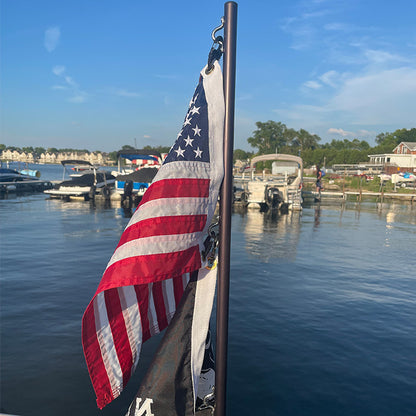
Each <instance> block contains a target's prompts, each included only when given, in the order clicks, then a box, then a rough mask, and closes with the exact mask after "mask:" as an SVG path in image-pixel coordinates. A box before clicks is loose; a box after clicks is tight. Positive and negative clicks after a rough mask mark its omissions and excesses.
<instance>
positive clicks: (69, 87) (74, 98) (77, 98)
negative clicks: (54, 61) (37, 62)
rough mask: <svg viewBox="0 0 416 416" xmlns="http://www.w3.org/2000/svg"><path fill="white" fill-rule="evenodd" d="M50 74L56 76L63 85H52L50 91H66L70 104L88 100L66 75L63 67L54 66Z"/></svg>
mask: <svg viewBox="0 0 416 416" xmlns="http://www.w3.org/2000/svg"><path fill="white" fill-rule="evenodd" d="M52 73H53V74H54V75H56V76H57V77H58V78H59V79H60V80H61V81H62V82H63V84H60V85H54V86H53V87H52V89H54V90H62V91H68V92H69V93H70V96H69V97H68V101H69V102H71V103H77V104H79V103H84V102H85V101H87V99H88V94H87V93H86V92H85V91H83V90H81V89H80V87H79V85H78V83H77V82H75V81H74V79H73V78H72V77H70V76H69V75H68V74H67V70H66V68H65V67H64V66H63V65H56V66H54V67H53V68H52Z"/></svg>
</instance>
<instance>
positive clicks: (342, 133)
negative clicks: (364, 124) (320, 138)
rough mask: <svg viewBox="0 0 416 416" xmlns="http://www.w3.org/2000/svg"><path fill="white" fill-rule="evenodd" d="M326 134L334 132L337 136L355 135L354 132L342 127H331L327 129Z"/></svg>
mask: <svg viewBox="0 0 416 416" xmlns="http://www.w3.org/2000/svg"><path fill="white" fill-rule="evenodd" d="M328 134H334V135H337V136H342V137H353V136H355V133H354V132H352V131H346V130H343V129H336V128H333V127H331V128H330V129H328Z"/></svg>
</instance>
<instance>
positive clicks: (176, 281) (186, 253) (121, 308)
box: [82, 63, 224, 408]
mask: <svg viewBox="0 0 416 416" xmlns="http://www.w3.org/2000/svg"><path fill="white" fill-rule="evenodd" d="M203 72H204V71H203ZM201 74H202V73H201ZM214 74H215V75H214V76H213V75H210V78H208V80H207V81H205V80H204V86H205V83H206V84H207V87H206V88H205V93H206V97H207V102H208V107H209V108H210V106H211V107H212V109H211V111H212V112H213V113H218V114H216V116H215V117H213V118H212V120H211V119H210V120H209V123H210V125H209V131H210V142H209V146H210V148H209V151H210V155H211V162H210V163H203V162H198V163H196V162H184V161H180V162H178V161H173V162H170V163H167V164H164V165H163V166H162V167H161V168H160V169H159V171H158V173H157V175H156V177H155V179H154V181H153V183H152V184H151V185H150V186H149V188H148V190H147V191H146V193H145V194H144V196H143V199H142V201H141V203H140V205H139V207H138V209H137V210H136V212H135V214H134V215H133V216H132V218H131V220H130V222H129V224H128V225H127V227H126V229H125V231H124V233H123V235H122V236H121V239H120V242H119V244H118V246H117V248H116V250H115V252H114V254H113V256H112V258H111V259H110V261H109V263H108V265H107V268H106V270H105V272H104V274H103V277H102V279H101V282H100V284H99V286H98V289H97V291H96V293H95V295H94V297H93V299H92V300H91V302H90V304H89V305H88V307H87V309H86V311H85V313H84V316H83V320H82V343H83V348H84V355H85V359H86V362H87V366H88V371H89V373H90V377H91V381H92V384H93V387H94V390H95V393H96V395H97V404H98V407H100V408H103V407H104V406H105V405H106V404H108V403H110V402H111V401H112V400H113V399H115V398H116V397H117V396H118V395H119V394H120V393H121V391H122V390H123V388H124V387H125V385H126V383H127V381H128V380H129V378H130V376H131V374H132V373H133V371H134V369H135V367H136V365H137V362H138V359H139V355H140V349H141V345H142V343H143V342H145V341H146V340H147V339H148V338H150V337H151V336H152V335H154V334H156V333H158V332H160V331H162V330H163V329H165V328H166V327H167V326H168V325H169V322H170V321H171V319H172V316H173V314H174V313H175V310H176V307H177V305H178V304H179V302H180V299H181V297H182V294H183V292H184V289H185V287H186V284H187V282H188V281H189V273H191V272H194V271H196V270H198V269H200V267H201V255H200V251H201V248H202V244H203V241H204V239H205V236H206V235H207V228H208V226H209V222H210V221H211V218H212V216H213V213H214V210H215V206H216V202H217V199H218V192H219V187H220V184H221V180H222V176H223V159H222V137H223V113H224V109H223V95H222V75H221V71H220V68H219V66H218V63H216V72H215V71H214ZM203 76H205V75H204V74H203ZM210 84H212V85H211V86H210ZM218 86H221V88H219V87H218ZM210 89H211V90H212V91H213V92H212V93H210V92H209V90H210ZM216 102H217V104H216ZM221 117H222V118H221Z"/></svg>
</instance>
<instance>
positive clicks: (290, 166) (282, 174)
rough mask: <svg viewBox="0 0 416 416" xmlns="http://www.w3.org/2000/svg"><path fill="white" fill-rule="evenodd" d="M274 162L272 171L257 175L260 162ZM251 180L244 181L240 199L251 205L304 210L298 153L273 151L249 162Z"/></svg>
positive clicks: (254, 206) (300, 164)
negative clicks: (256, 168)
mask: <svg viewBox="0 0 416 416" xmlns="http://www.w3.org/2000/svg"><path fill="white" fill-rule="evenodd" d="M265 161H273V165H272V171H271V173H269V174H266V173H265V172H263V174H261V175H255V165H256V164H257V163H258V162H265ZM250 171H251V179H250V180H248V181H243V184H242V187H243V189H244V190H243V192H241V196H240V201H242V202H243V204H245V205H246V206H247V207H248V208H260V209H262V210H264V209H278V210H280V211H281V212H287V211H288V210H294V211H300V210H301V209H302V194H301V191H302V185H303V162H302V158H300V157H298V156H293V155H288V154H283V153H280V154H279V153H274V154H268V155H260V156H256V157H254V158H253V159H252V160H251V161H250Z"/></svg>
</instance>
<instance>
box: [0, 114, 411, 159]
mask: <svg viewBox="0 0 416 416" xmlns="http://www.w3.org/2000/svg"><path fill="white" fill-rule="evenodd" d="M256 127H257V129H256V130H255V131H254V132H253V134H252V136H251V137H249V138H248V139H247V142H248V144H250V146H251V147H252V148H254V149H256V150H253V151H251V152H250V151H246V150H242V149H235V150H234V154H233V159H234V162H235V161H236V160H238V159H239V160H243V161H245V160H247V159H251V158H252V157H253V156H257V155H262V154H268V153H287V154H292V155H296V156H300V157H302V159H303V164H304V166H312V165H321V166H322V165H323V164H324V163H325V164H326V166H332V165H334V164H342V163H349V164H355V163H359V162H366V161H368V155H369V154H378V153H391V152H392V151H393V149H394V148H395V147H396V146H397V145H398V144H399V143H401V142H416V128H411V129H405V128H403V129H398V130H396V131H395V132H393V133H380V134H379V135H378V136H376V139H375V142H376V146H374V147H371V146H370V145H369V143H368V142H366V141H365V140H359V139H353V140H348V139H343V140H335V139H334V140H332V141H331V142H330V143H324V144H320V143H319V142H320V141H321V138H320V137H319V136H318V135H316V134H311V133H309V132H308V131H306V130H304V129H300V130H295V129H292V128H288V127H287V126H286V125H285V124H283V123H281V122H276V121H272V120H269V121H267V122H261V121H258V122H257V123H256ZM9 149H10V150H17V151H20V152H25V153H32V154H34V155H37V156H40V155H41V154H42V153H46V152H48V153H63V152H67V153H70V152H82V153H90V151H89V150H86V149H82V150H80V149H67V148H65V149H56V148H54V147H52V148H47V149H45V148H43V147H32V146H28V147H22V148H18V147H16V146H6V145H4V144H0V151H2V150H9ZM129 149H130V150H134V147H132V146H130V145H124V146H122V148H121V150H129ZM144 149H146V150H154V151H155V152H159V153H168V152H169V150H170V147H169V146H150V145H148V146H145V147H144ZM117 152H118V151H117V150H115V151H113V152H110V153H108V158H109V159H111V160H113V161H116V160H117ZM95 153H103V152H101V151H99V150H97V151H95Z"/></svg>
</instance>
